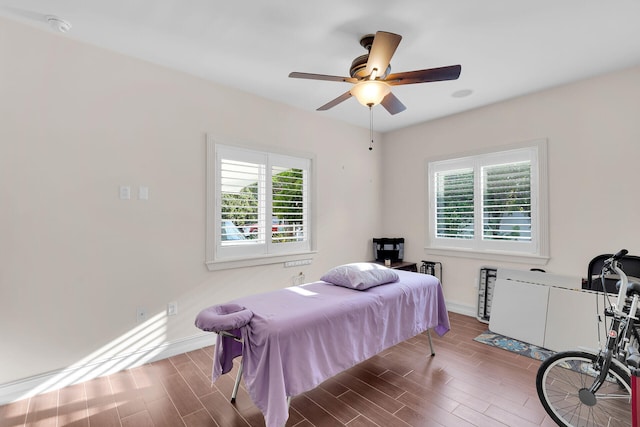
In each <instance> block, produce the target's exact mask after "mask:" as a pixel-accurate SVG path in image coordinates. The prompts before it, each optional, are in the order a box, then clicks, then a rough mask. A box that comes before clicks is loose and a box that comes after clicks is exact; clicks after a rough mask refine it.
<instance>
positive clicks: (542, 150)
mask: <svg viewBox="0 0 640 427" xmlns="http://www.w3.org/2000/svg"><path fill="white" fill-rule="evenodd" d="M518 159H520V160H522V159H530V160H531V210H532V212H531V242H518V241H512V242H502V241H494V240H485V239H483V234H482V231H483V230H482V214H483V211H482V208H483V193H482V191H483V189H482V173H481V167H483V166H491V165H497V164H504V162H505V161H507V163H508V162H509V161H514V162H517V161H518ZM470 166H471V167H472V168H473V169H474V237H473V238H471V239H469V238H465V239H462V238H441V237H440V238H439V237H437V234H436V208H437V202H436V197H437V192H436V188H435V184H436V182H435V181H436V180H435V178H434V174H435V173H437V172H444V171H447V170H455V169H463V168H465V167H467V168H468V167H470ZM425 174H426V183H427V206H426V209H425V210H426V212H427V218H426V222H427V227H426V228H427V230H426V231H427V236H426V239H425V240H426V245H425V250H426V251H427V252H428V253H430V254H437V255H445V256H454V257H455V256H458V257H468V258H477V259H489V260H503V261H510V262H526V263H532V264H537V265H544V264H546V263H547V262H548V260H549V218H548V211H549V209H548V167H547V140H546V139H540V140H535V141H527V142H523V143H517V144H511V145H506V146H502V147H495V148H490V149H483V150H476V151H472V152H466V153H463V154H457V155H453V156H446V157H444V156H443V157H438V158H431V159H428V160H427V162H426V167H425Z"/></svg>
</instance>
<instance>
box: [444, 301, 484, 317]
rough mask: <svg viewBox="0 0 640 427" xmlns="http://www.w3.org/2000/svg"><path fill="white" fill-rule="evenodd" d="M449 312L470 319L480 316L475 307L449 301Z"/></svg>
mask: <svg viewBox="0 0 640 427" xmlns="http://www.w3.org/2000/svg"><path fill="white" fill-rule="evenodd" d="M447 310H449V311H453V312H454V313H458V314H463V315H465V316H470V317H477V316H478V313H477V312H476V307H475V306H471V305H466V304H460V303H457V302H455V301H447Z"/></svg>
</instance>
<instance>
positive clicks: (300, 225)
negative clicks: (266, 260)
mask: <svg viewBox="0 0 640 427" xmlns="http://www.w3.org/2000/svg"><path fill="white" fill-rule="evenodd" d="M271 176H272V178H271V193H272V194H271V196H272V199H271V205H272V211H273V216H272V240H271V241H272V243H286V242H294V241H300V240H304V239H305V236H306V234H307V214H306V212H307V203H306V191H305V188H306V184H307V183H306V181H307V180H306V171H305V170H304V169H299V168H286V167H283V166H273V168H272V171H271Z"/></svg>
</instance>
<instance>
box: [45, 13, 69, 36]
mask: <svg viewBox="0 0 640 427" xmlns="http://www.w3.org/2000/svg"><path fill="white" fill-rule="evenodd" d="M47 23H48V24H49V25H50V26H51V28H53V29H54V30H56V31H59V32H61V33H66V32H67V31H69V29H70V28H71V24H70V23H69V22H68V21H65V20H64V19H62V18H60V17H58V16H54V15H47Z"/></svg>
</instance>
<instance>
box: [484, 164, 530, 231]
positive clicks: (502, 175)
mask: <svg viewBox="0 0 640 427" xmlns="http://www.w3.org/2000/svg"><path fill="white" fill-rule="evenodd" d="M482 195H483V200H482V230H483V235H482V237H483V239H487V240H501V241H526V242H530V241H531V162H530V161H525V162H519V163H508V164H502V165H492V166H485V167H483V168H482Z"/></svg>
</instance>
